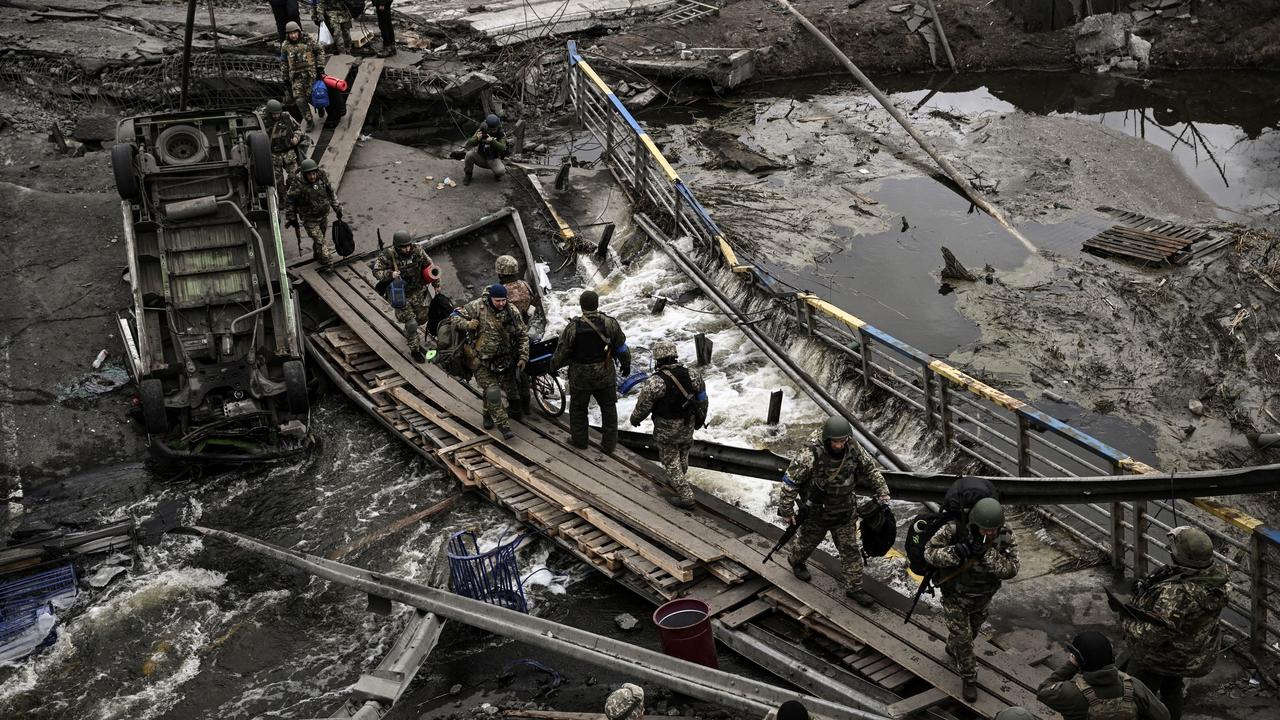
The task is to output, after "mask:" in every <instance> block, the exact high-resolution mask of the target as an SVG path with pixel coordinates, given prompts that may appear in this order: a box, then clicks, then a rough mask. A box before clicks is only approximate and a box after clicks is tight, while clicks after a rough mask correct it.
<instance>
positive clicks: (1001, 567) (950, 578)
mask: <svg viewBox="0 0 1280 720" xmlns="http://www.w3.org/2000/svg"><path fill="white" fill-rule="evenodd" d="M959 530H960V525H959V523H957V522H956V521H955V520H952V521H951V522H948V523H947V524H945V525H943V526H942V527H940V528H938V532H937V533H936V534H935V535H934V536H933V537H932V538H931V539H930V540H929V543H928V544H927V545H925V547H924V559H925V560H927V561H928V562H929V564H930V565H932V566H934V567H936V568H939V569H941V571H942V577H941V578H940V579H939V585H940V586H941V587H942V594H943V595H965V596H968V597H989V596H991V595H995V594H996V591H997V590H999V589H1000V584H1001V582H1002V581H1004V580H1008V579H1010V578H1012V577H1014V576H1015V575H1017V574H1018V569H1019V568H1020V567H1021V561H1020V560H1019V559H1018V543H1017V542H1015V541H1014V539H1013V531H1012V530H1010V529H1009V526H1007V525H1006V526H1003V527H1001V528H1000V532H999V533H998V534H997V535H996V539H995V541H994V543H995V547H992V548H989V549H988V550H987V551H986V552H985V553H983V555H982V557H981V558H978V559H976V560H975V559H972V558H971V559H969V560H964V561H961V560H960V556H959V555H957V554H956V550H955V541H956V533H958V532H959ZM975 539H977V538H975Z"/></svg>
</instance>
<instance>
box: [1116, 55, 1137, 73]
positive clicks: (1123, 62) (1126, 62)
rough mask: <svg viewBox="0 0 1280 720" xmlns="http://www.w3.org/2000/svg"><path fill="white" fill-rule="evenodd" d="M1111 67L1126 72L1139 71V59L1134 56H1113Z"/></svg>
mask: <svg viewBox="0 0 1280 720" xmlns="http://www.w3.org/2000/svg"><path fill="white" fill-rule="evenodd" d="M1112 61H1113V62H1112V64H1111V67H1112V68H1113V69H1116V70H1121V71H1124V72H1137V71H1138V69H1139V65H1138V61H1137V60H1134V59H1133V58H1112Z"/></svg>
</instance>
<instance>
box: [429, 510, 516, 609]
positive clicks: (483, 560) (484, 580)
mask: <svg viewBox="0 0 1280 720" xmlns="http://www.w3.org/2000/svg"><path fill="white" fill-rule="evenodd" d="M523 539H524V535H516V536H515V537H513V538H512V539H510V540H506V536H505V534H504V536H503V539H502V540H499V541H498V546H497V547H495V548H494V549H492V550H489V551H488V552H483V553H482V552H480V546H479V545H478V544H477V543H476V534H475V532H474V531H472V530H462V531H460V532H456V533H454V534H453V535H450V536H449V548H448V554H449V581H450V584H451V586H452V588H453V592H455V593H457V594H458V595H462V596H464V597H469V598H471V599H473V600H479V601H481V602H486V603H489V604H490V605H498V606H500V607H504V608H508V609H510V610H519V611H520V612H522V613H527V612H529V603H528V601H527V600H526V599H525V596H524V581H523V579H522V578H521V577H520V563H519V562H518V560H517V559H516V548H517V547H519V546H520V541H521V540H523Z"/></svg>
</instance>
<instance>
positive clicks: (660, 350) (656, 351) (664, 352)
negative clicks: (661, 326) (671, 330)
mask: <svg viewBox="0 0 1280 720" xmlns="http://www.w3.org/2000/svg"><path fill="white" fill-rule="evenodd" d="M678 356H679V353H678V352H677V351H676V344H675V343H673V342H671V341H670V340H659V341H658V342H656V343H654V344H653V359H654V360H663V359H665V358H673V357H678Z"/></svg>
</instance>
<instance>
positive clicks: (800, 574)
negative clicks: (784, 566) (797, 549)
mask: <svg viewBox="0 0 1280 720" xmlns="http://www.w3.org/2000/svg"><path fill="white" fill-rule="evenodd" d="M791 574H792V575H795V576H796V579H797V580H799V581H800V582H809V581H810V580H812V579H813V573H811V572H809V566H808V565H805V564H804V563H800V564H799V565H792V566H791Z"/></svg>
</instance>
